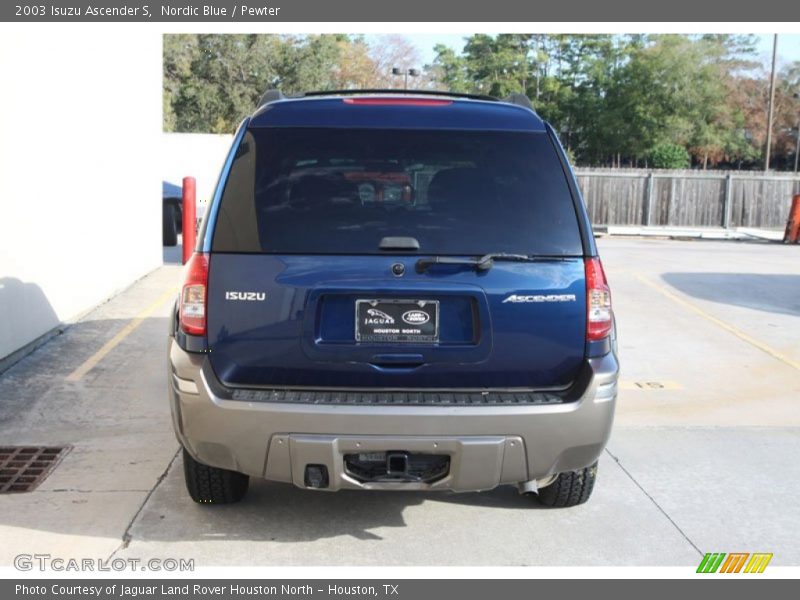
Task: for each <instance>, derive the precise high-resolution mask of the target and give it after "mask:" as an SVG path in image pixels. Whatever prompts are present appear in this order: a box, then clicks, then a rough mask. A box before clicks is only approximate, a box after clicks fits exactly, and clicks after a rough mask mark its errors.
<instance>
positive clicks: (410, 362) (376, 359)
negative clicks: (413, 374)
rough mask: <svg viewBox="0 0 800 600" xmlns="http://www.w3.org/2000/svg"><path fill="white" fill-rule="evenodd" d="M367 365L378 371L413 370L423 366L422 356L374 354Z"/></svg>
mask: <svg viewBox="0 0 800 600" xmlns="http://www.w3.org/2000/svg"><path fill="white" fill-rule="evenodd" d="M369 363H370V364H371V365H373V366H375V367H378V368H380V369H415V368H417V367H420V366H422V365H423V364H425V359H424V358H423V356H422V354H407V353H402V354H401V353H397V354H376V355H374V356H373V357H372V358H371V359H370V361H369Z"/></svg>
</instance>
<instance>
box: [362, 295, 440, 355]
mask: <svg viewBox="0 0 800 600" xmlns="http://www.w3.org/2000/svg"><path fill="white" fill-rule="evenodd" d="M364 307H366V308H364ZM381 307H384V309H382V308H381ZM369 309H374V310H377V311H378V312H380V313H383V314H384V315H386V316H388V317H390V319H391V321H392V322H391V323H388V322H387V323H376V322H372V323H370V322H367V321H366V318H367V315H366V314H365V313H366V311H367V310H369ZM362 311H363V312H362ZM410 313H423V314H425V315H428V320H426V321H424V322H418V323H414V322H413V321H409V320H406V318H407V315H409V314H410ZM374 317H375V318H377V319H379V318H380V315H374ZM390 330H391V332H389V331H390ZM355 339H356V342H357V343H366V344H403V345H413V344H417V345H433V344H438V343H439V301H438V300H428V299H418V298H358V299H356V302H355Z"/></svg>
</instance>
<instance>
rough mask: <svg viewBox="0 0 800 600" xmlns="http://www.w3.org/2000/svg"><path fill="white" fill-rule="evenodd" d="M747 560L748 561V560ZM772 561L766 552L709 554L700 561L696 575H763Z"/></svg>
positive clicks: (770, 555) (770, 554) (769, 554)
mask: <svg viewBox="0 0 800 600" xmlns="http://www.w3.org/2000/svg"><path fill="white" fill-rule="evenodd" d="M748 558H749V559H750V560H748ZM771 560H772V553H767V552H754V553H753V554H750V553H749V552H731V553H730V554H725V553H724V552H709V553H707V554H706V555H705V556H704V557H703V560H701V561H700V565H699V566H698V567H697V572H698V573H763V572H764V569H766V568H767V565H768V564H769V563H770V561H771Z"/></svg>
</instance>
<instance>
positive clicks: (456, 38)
mask: <svg viewBox="0 0 800 600" xmlns="http://www.w3.org/2000/svg"><path fill="white" fill-rule="evenodd" d="M470 33H471V32H466V33H464V34H441V35H437V34H427V33H426V34H411V35H407V36H406V37H407V38H408V40H409V41H410V42H411V43H412V44H414V46H416V47H417V49H418V50H419V52H420V55H421V57H422V62H423V64H427V63H431V62H432V61H433V59H434V57H435V56H436V54H435V53H434V51H433V47H434V46H435V45H436V44H444V45H446V46H449V47H451V48H453V49H455V50H458V51H461V49H462V48H463V47H464V37H466V36H467V35H470ZM377 37H379V36H371V35H368V36H367V39H368V40H369V39H370V38H377ZM756 37H757V38H758V58H759V59H760V60H761V62H762V63H763V64H764V65H766V66H767V67H768V66H769V64H770V61H771V60H772V39H773V36H772V35H771V34H759V35H757V36H756ZM793 61H800V34H785V33H782V34H780V35H779V36H778V65H779V66H780V65H783V64H787V63H790V62H793ZM420 66H422V65H420Z"/></svg>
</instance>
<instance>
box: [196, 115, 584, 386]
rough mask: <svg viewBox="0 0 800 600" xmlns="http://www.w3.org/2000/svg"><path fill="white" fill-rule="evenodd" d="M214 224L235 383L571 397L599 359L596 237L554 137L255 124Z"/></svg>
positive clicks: (226, 360)
mask: <svg viewBox="0 0 800 600" xmlns="http://www.w3.org/2000/svg"><path fill="white" fill-rule="evenodd" d="M426 110H435V109H433V108H428V109H426ZM531 114H532V113H531ZM214 223H215V224H214V228H213V239H212V247H211V250H212V252H211V257H210V265H209V279H208V342H209V348H210V350H211V352H210V361H211V365H212V367H213V368H214V370H215V372H216V374H217V375H218V376H219V377H220V379H221V380H222V381H223V382H224V383H226V384H227V385H230V386H234V387H249V386H280V387H298V388H309V387H310V388H320V387H324V388H327V387H335V388H380V389H392V388H404V389H407V388H415V389H476V388H477V389H481V388H496V389H497V388H500V389H508V388H526V389H556V388H563V387H566V386H568V385H569V384H570V383H571V382H572V381H573V380H574V379H575V377H576V376H577V372H578V370H579V368H580V366H581V364H582V361H583V358H584V351H585V340H586V323H585V319H586V289H585V287H586V284H585V275H584V262H583V250H582V243H581V236H580V231H579V226H578V222H577V216H576V209H575V204H574V202H573V199H572V197H571V195H570V191H569V187H568V185H567V180H566V175H565V173H564V171H563V169H562V166H561V163H560V160H559V158H558V155H557V153H556V150H555V148H554V146H553V142H552V140H551V139H550V138H549V136H548V135H547V134H546V133H545V132H543V131H484V130H455V129H452V130H435V129H408V128H404V129H384V128H376V127H363V128H318V127H304V128H300V127H251V128H250V129H248V130H247V131H246V132H245V134H244V136H243V138H242V142H241V144H240V147H239V149H238V151H237V153H236V156H235V158H234V161H233V164H232V168H231V171H230V174H229V177H228V180H227V182H226V184H225V188H224V192H223V194H222V197H221V202H220V204H219V206H218V207H217V214H216V215H215V217H214ZM489 253H494V254H495V257H494V258H493V259H492V258H486V259H485V260H484V261H483V262H482V263H480V264H476V263H477V259H478V257H481V256H484V255H486V254H489ZM498 254H500V255H499V256H498ZM510 254H511V255H514V256H507V255H510ZM504 255H505V256H504Z"/></svg>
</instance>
